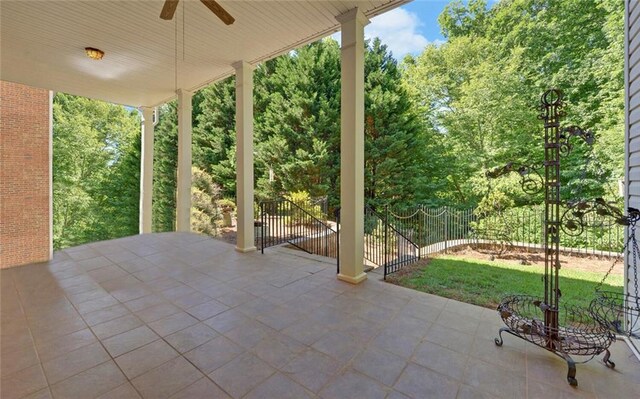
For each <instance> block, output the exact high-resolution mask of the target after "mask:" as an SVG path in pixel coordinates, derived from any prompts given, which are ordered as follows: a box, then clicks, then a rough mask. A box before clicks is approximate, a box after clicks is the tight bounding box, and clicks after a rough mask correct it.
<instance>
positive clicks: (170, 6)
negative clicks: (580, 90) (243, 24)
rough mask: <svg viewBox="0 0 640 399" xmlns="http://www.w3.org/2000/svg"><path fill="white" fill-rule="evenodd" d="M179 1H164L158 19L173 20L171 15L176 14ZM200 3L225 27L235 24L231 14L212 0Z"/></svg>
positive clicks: (203, 0) (202, 0) (204, 0)
mask: <svg viewBox="0 0 640 399" xmlns="http://www.w3.org/2000/svg"><path fill="white" fill-rule="evenodd" d="M179 1H180V0H166V1H165V2H164V6H163V7H162V12H160V18H162V19H165V20H171V19H173V15H174V14H175V13H176V8H178V2H179ZM200 1H201V2H202V4H204V5H205V6H207V8H208V9H209V10H211V12H213V13H214V14H216V16H217V17H218V18H220V20H221V21H222V22H224V23H225V24H226V25H231V24H233V23H234V22H235V18H233V17H232V16H231V14H229V13H228V12H227V10H225V9H224V8H222V6H221V5H220V4H218V3H217V2H215V1H214V0H200Z"/></svg>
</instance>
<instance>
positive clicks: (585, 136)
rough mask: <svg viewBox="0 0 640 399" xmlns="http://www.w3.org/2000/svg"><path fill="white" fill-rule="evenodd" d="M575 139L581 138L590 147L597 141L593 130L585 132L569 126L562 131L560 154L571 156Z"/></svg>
mask: <svg viewBox="0 0 640 399" xmlns="http://www.w3.org/2000/svg"><path fill="white" fill-rule="evenodd" d="M573 137H577V138H581V139H582V140H583V141H584V142H585V143H587V144H588V145H589V146H591V145H593V142H594V141H595V134H594V133H593V132H592V131H591V130H584V129H582V128H581V127H579V126H575V125H572V126H568V127H565V128H563V129H562V130H560V142H559V143H558V144H559V145H560V154H561V155H569V154H570V153H571V150H572V149H573V144H572V143H571V139H572V138H573Z"/></svg>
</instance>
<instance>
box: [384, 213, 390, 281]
mask: <svg viewBox="0 0 640 399" xmlns="http://www.w3.org/2000/svg"><path fill="white" fill-rule="evenodd" d="M388 264H389V206H388V205H385V207H384V277H385V279H386V278H387V265H388Z"/></svg>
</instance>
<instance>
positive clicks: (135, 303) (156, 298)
mask: <svg viewBox="0 0 640 399" xmlns="http://www.w3.org/2000/svg"><path fill="white" fill-rule="evenodd" d="M163 303H167V300H166V299H164V297H162V296H161V295H159V294H150V295H146V296H143V297H140V298H137V299H133V300H131V301H127V302H125V303H124V306H126V307H127V309H129V310H131V311H132V312H139V311H141V310H143V309H146V308H150V307H152V306H156V305H160V304H163Z"/></svg>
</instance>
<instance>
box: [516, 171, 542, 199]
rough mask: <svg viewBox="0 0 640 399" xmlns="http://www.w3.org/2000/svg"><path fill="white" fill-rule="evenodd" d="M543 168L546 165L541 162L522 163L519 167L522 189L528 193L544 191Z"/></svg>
mask: <svg viewBox="0 0 640 399" xmlns="http://www.w3.org/2000/svg"><path fill="white" fill-rule="evenodd" d="M543 168H544V165H541V164H531V165H522V166H520V167H519V168H518V174H520V176H521V177H522V180H520V186H521V187H522V191H524V192H525V193H527V194H536V193H539V192H540V191H542V189H543V188H544V179H543V177H542V173H541V170H542V169H543Z"/></svg>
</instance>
